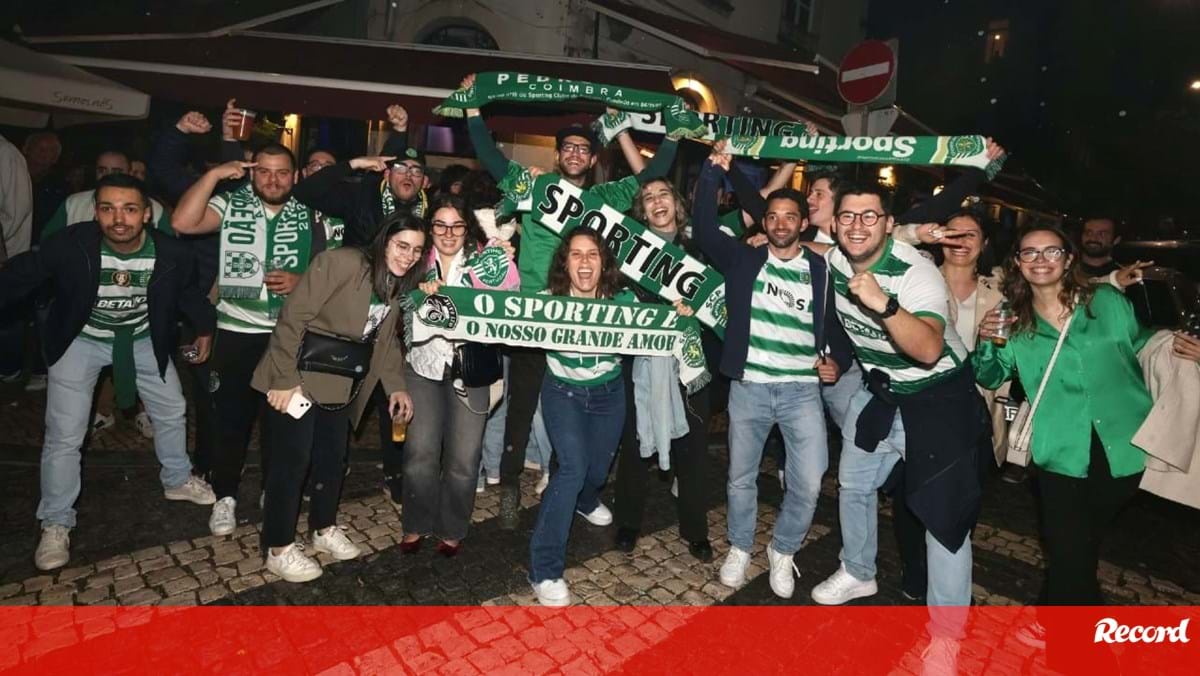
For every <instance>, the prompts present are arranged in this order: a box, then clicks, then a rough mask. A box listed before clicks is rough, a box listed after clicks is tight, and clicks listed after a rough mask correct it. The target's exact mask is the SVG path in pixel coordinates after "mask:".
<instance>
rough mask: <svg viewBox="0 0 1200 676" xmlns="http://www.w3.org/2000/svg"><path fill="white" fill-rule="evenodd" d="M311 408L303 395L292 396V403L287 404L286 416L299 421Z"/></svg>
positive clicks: (309, 402)
mask: <svg viewBox="0 0 1200 676" xmlns="http://www.w3.org/2000/svg"><path fill="white" fill-rule="evenodd" d="M310 408H312V402H311V401H309V400H308V397H305V396H304V395H303V394H293V395H292V401H291V402H290V403H288V407H287V414H288V415H290V416H292V417H293V418H295V419H296V420H299V419H301V418H303V417H304V414H305V413H308V409H310Z"/></svg>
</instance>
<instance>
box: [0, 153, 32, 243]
mask: <svg viewBox="0 0 1200 676" xmlns="http://www.w3.org/2000/svg"><path fill="white" fill-rule="evenodd" d="M0 235H3V244H4V246H3V247H0V249H3V251H4V252H6V253H7V254H8V257H9V258H12V257H13V256H16V255H18V254H23V253H25V252H26V251H29V240H30V237H32V236H33V183H32V181H30V180H29V165H27V164H26V163H25V156H24V155H22V154H21V151H19V150H17V148H16V146H14V145H13V144H11V143H9V142H8V139H6V138H4V137H3V136H0ZM2 260H4V257H3V256H0V261H2Z"/></svg>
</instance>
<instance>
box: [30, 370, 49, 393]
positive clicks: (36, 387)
mask: <svg viewBox="0 0 1200 676" xmlns="http://www.w3.org/2000/svg"><path fill="white" fill-rule="evenodd" d="M45 389H46V374H44V373H43V374H41V375H36V374H35V375H32V376H29V380H28V381H26V383H25V391H26V392H41V391H43V390H45Z"/></svg>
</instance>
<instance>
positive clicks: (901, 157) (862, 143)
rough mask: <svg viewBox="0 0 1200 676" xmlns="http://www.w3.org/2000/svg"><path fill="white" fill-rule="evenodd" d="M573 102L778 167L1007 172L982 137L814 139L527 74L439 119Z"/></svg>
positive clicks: (487, 88)
mask: <svg viewBox="0 0 1200 676" xmlns="http://www.w3.org/2000/svg"><path fill="white" fill-rule="evenodd" d="M572 99H588V100H592V101H603V102H604V103H606V104H608V105H610V106H612V107H614V108H618V109H620V110H624V111H632V112H636V113H660V115H656V116H642V117H638V116H629V115H628V114H627V115H626V116H625V118H622V117H621V116H617V117H616V119H614V120H613V121H612V122H611V123H609V124H607V125H606V123H605V122H604V120H603V119H602V120H601V124H600V125H599V127H600V128H601V131H600V133H601V136H604V137H606V138H610V139H611V138H612V136H610V135H609V134H610V133H612V134H614V135H615V133H617V132H619V131H620V130H621V129H622V128H623V127H622V126H621V125H623V124H628V125H630V126H632V127H633V128H635V129H644V130H646V131H657V130H658V125H661V127H662V130H663V132H664V133H665V134H666V135H667V137H668V138H672V139H678V138H692V139H699V140H712V139H716V138H720V137H724V136H730V137H731V141H730V144H729V145H730V152H732V153H733V154H735V155H749V156H752V157H763V158H767V159H775V160H820V161H824V162H871V163H876V162H882V163H888V164H927V165H957V166H969V167H975V168H977V169H982V170H984V171H985V172H986V173H987V175H988V178H989V179H990V178H994V177H995V175H996V174H997V173H998V172H999V171H1000V166H1001V162H997V161H989V160H988V159H987V154H986V149H987V145H986V141H985V140H984V138H983V137H982V136H895V137H893V136H880V137H869V136H860V137H855V136H808V135H807V131H806V130H804V126H803V125H799V124H797V123H795V122H782V121H775V122H772V121H770V120H765V119H763V118H737V117H729V116H723V115H716V116H712V115H707V114H704V115H702V114H700V113H696V112H693V111H691V110H688V108H687V106H686V105H685V104H684V101H683V99H681V98H680V97H678V96H675V95H672V94H660V93H658V92H648V91H643V90H640V89H629V88H626V87H619V86H617V85H606V84H597V83H594V82H583V81H579V80H562V79H559V78H552V77H548V76H545V75H529V74H527V73H480V74H479V75H477V76H476V78H475V84H473V85H472V86H471V87H468V88H467V89H460V90H458V91H455V92H454V93H453V94H451V95H450V97H449V98H447V99H446V100H445V101H443V102H442V104H441V105H440V106H438V107H437V108H434V111H433V112H435V113H437V114H439V115H445V116H448V117H461V116H462V115H463V114H464V113H463V109H466V108H481V107H483V106H484V105H485V104H488V103H491V102H492V101H519V102H523V103H534V102H543V101H569V100H572ZM659 117H661V118H662V120H661V122H659V121H658V118H659ZM606 126H607V127H608V128H607V129H606V128H605V127H606ZM798 132H802V133H798Z"/></svg>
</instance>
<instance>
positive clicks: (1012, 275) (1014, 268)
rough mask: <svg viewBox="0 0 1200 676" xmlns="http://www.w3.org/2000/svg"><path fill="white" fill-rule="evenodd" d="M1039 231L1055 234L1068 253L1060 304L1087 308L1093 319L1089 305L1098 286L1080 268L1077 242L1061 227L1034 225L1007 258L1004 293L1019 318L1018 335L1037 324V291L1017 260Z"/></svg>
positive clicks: (1021, 237)
mask: <svg viewBox="0 0 1200 676" xmlns="http://www.w3.org/2000/svg"><path fill="white" fill-rule="evenodd" d="M1035 232H1048V233H1050V234H1052V235H1054V236H1055V237H1057V238H1058V240H1059V242H1061V243H1062V248H1063V249H1065V250H1066V254H1065V255H1066V256H1067V261H1066V270H1064V271H1063V276H1062V290H1061V291H1059V292H1058V302H1060V303H1062V306H1063V307H1064V308H1066V310H1067V311H1068V312H1072V311H1074V310H1075V306H1076V304H1080V305H1083V306H1084V307H1085V308H1087V313H1088V316H1089V317H1090V316H1091V308H1090V307H1088V306H1089V305H1091V302H1092V294H1093V293H1094V292H1095V287H1093V286H1092V284H1091V282H1090V281H1089V280H1088V279H1087V277H1086V276H1085V275H1084V274H1083V271H1082V270H1081V269H1080V267H1079V250H1078V248H1076V246H1075V243H1074V242H1073V241H1071V238H1070V237H1067V234H1066V233H1065V232H1063V231H1062V228H1060V227H1058V226H1057V225H1052V224H1048V223H1042V224H1034V225H1033V226H1031V227H1029V228H1027V229H1025V230H1022V231H1021V232H1020V233H1018V235H1017V238H1016V241H1014V242H1013V246H1012V251H1011V252H1010V253H1009V256H1008V257H1007V258H1005V259H1004V285H1003V286H1004V288H1003V292H1004V297H1005V298H1007V299H1008V303H1009V305H1010V306H1011V307H1012V311H1013V315H1014V316H1015V317H1016V319H1017V322H1016V323H1015V324H1013V334H1014V335H1015V334H1018V333H1021V332H1022V331H1033V327H1034V324H1035V319H1034V317H1035V310H1034V309H1033V288H1032V287H1030V286H1029V282H1028V281H1027V280H1026V279H1025V276H1024V275H1022V274H1021V266H1020V264H1019V263H1018V261H1017V252H1019V251H1020V250H1021V241H1022V240H1024V239H1025V238H1026V237H1028V236H1029V235H1030V234H1032V233H1035Z"/></svg>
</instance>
